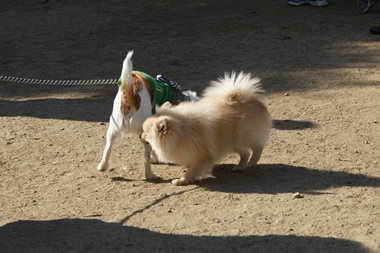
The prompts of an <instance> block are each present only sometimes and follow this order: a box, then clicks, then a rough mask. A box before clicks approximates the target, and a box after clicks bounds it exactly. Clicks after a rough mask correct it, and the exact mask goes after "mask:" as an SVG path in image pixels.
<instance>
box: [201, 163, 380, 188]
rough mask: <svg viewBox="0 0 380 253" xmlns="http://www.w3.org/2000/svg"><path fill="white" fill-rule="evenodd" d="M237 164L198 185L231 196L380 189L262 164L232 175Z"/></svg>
mask: <svg viewBox="0 0 380 253" xmlns="http://www.w3.org/2000/svg"><path fill="white" fill-rule="evenodd" d="M234 166H235V165H234V164H219V165H216V166H215V167H214V170H213V176H214V177H212V178H206V179H203V180H199V181H196V184H198V185H199V186H201V187H204V188H206V189H209V190H211V191H220V192H231V193H266V194H277V193H295V192H303V193H309V194H324V193H323V190H325V189H328V188H331V187H342V186H352V187H353V186H364V187H380V178H376V177H369V176H365V175H362V174H351V173H347V172H337V171H329V170H317V169H310V168H306V167H297V166H291V165H285V164H260V165H257V166H256V167H254V168H247V169H246V170H245V171H243V172H232V168H233V167H234Z"/></svg>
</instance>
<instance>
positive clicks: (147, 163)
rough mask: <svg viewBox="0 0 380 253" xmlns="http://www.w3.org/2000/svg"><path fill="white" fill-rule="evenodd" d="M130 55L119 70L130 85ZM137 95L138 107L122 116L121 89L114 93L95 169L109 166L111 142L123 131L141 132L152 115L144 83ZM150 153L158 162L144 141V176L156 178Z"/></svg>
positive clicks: (149, 96)
mask: <svg viewBox="0 0 380 253" xmlns="http://www.w3.org/2000/svg"><path fill="white" fill-rule="evenodd" d="M132 55H133V51H130V52H128V54H127V57H126V58H125V60H124V62H123V69H122V71H121V80H122V84H125V85H132V70H133V65H132V60H131V59H132ZM184 93H186V94H187V95H188V96H189V97H190V98H191V99H192V100H197V99H198V97H197V95H196V93H195V92H191V91H186V92H184ZM138 94H139V96H140V98H141V103H140V108H139V109H138V110H136V108H133V107H132V108H131V109H130V110H129V112H128V114H127V115H126V116H125V118H124V117H123V115H122V113H121V112H120V106H121V100H122V95H123V93H122V91H121V89H119V91H118V93H117V94H116V97H115V100H114V103H113V110H112V115H111V117H110V122H109V126H108V130H107V135H106V146H105V148H104V151H103V157H102V160H101V162H100V163H99V164H98V166H97V170H99V171H105V170H107V169H108V167H109V159H110V155H111V149H112V144H113V143H114V142H115V140H116V139H117V138H118V137H119V136H120V134H121V133H123V132H131V133H134V134H136V135H140V134H141V133H142V124H143V123H144V121H145V120H146V119H147V118H148V117H149V116H151V115H152V111H151V110H152V104H151V102H150V101H151V95H150V93H149V91H148V90H147V88H146V87H145V85H143V86H142V90H141V91H139V93H138ZM151 154H152V158H153V162H158V158H157V156H156V155H155V154H154V153H153V152H152V148H151V147H150V145H149V144H146V143H144V168H145V178H146V179H156V178H157V177H158V176H157V175H156V174H154V173H153V172H152V170H151Z"/></svg>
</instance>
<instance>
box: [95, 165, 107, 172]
mask: <svg viewBox="0 0 380 253" xmlns="http://www.w3.org/2000/svg"><path fill="white" fill-rule="evenodd" d="M96 169H97V170H98V171H106V170H107V169H108V164H103V163H99V164H98V167H96Z"/></svg>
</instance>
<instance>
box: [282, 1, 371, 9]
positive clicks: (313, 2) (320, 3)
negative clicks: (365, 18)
mask: <svg viewBox="0 0 380 253" xmlns="http://www.w3.org/2000/svg"><path fill="white" fill-rule="evenodd" d="M363 1H364V0H363ZM372 1H373V0H372ZM376 1H377V0H376ZM288 4H290V5H294V6H301V5H307V4H310V5H311V6H318V7H320V6H327V5H329V1H328V0H288Z"/></svg>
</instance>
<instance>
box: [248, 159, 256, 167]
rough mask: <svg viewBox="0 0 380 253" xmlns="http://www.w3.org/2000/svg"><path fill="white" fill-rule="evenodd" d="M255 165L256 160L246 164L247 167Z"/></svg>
mask: <svg viewBox="0 0 380 253" xmlns="http://www.w3.org/2000/svg"><path fill="white" fill-rule="evenodd" d="M256 165H257V162H255V161H253V162H249V163H248V164H247V167H248V168H251V167H255V166H256Z"/></svg>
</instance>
